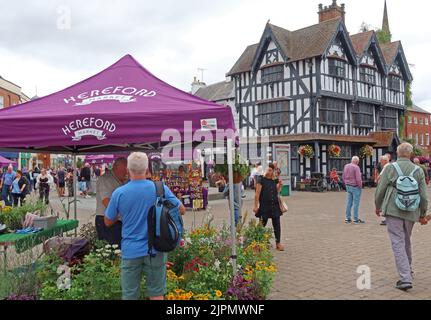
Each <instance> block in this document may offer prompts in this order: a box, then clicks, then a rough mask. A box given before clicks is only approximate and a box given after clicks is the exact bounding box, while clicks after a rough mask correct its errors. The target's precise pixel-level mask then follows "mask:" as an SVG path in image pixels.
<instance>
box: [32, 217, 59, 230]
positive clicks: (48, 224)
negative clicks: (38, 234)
mask: <svg viewBox="0 0 431 320" xmlns="http://www.w3.org/2000/svg"><path fill="white" fill-rule="evenodd" d="M56 223H57V216H49V217H40V218H36V219H34V227H35V228H42V229H51V228H53V227H55V225H56Z"/></svg>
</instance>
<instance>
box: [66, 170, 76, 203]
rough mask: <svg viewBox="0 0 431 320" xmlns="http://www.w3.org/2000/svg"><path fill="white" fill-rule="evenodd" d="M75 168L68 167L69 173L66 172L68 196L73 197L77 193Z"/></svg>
mask: <svg viewBox="0 0 431 320" xmlns="http://www.w3.org/2000/svg"><path fill="white" fill-rule="evenodd" d="M73 171H74V170H73V169H72V168H68V169H67V174H66V184H67V196H68V197H73V196H74V195H75V193H74V184H73V178H74V175H73Z"/></svg>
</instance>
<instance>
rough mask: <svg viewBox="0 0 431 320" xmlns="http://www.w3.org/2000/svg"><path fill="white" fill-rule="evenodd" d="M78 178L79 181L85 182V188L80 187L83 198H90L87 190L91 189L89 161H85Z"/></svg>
mask: <svg viewBox="0 0 431 320" xmlns="http://www.w3.org/2000/svg"><path fill="white" fill-rule="evenodd" d="M80 179H81V182H85V188H84V187H83V188H82V189H81V191H82V195H83V196H84V198H91V197H90V196H89V195H88V192H90V190H91V168H90V164H89V163H86V164H85V165H84V168H82V169H81V175H80ZM83 185H84V184H83Z"/></svg>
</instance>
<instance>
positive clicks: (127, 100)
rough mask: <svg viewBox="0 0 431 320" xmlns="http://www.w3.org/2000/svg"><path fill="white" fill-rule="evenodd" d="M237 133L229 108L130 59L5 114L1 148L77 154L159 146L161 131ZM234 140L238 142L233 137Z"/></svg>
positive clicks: (0, 121)
mask: <svg viewBox="0 0 431 320" xmlns="http://www.w3.org/2000/svg"><path fill="white" fill-rule="evenodd" d="M187 121H189V122H190V124H191V125H192V130H190V131H192V132H193V133H194V132H196V131H198V130H202V132H205V133H212V134H213V135H214V136H215V133H216V132H217V131H219V132H222V131H225V130H227V129H233V130H235V124H234V120H233V117H232V112H231V111H230V108H227V107H225V106H221V105H218V104H215V103H212V102H209V101H206V100H203V99H200V98H198V97H196V96H193V95H190V94H188V93H186V92H183V91H181V90H178V89H176V88H174V87H172V86H170V85H168V84H167V83H165V82H163V81H162V80H160V79H158V78H156V77H155V76H154V75H152V74H151V73H150V72H148V71H147V70H146V69H145V68H144V67H142V66H141V65H140V64H139V63H138V62H137V61H136V60H135V59H134V58H133V57H132V56H130V55H126V56H124V57H123V58H122V59H120V60H119V61H118V62H116V63H115V64H114V65H112V66H110V67H109V68H107V69H105V70H103V71H102V72H100V73H98V74H96V75H94V76H92V77H90V78H88V79H86V80H84V81H82V82H79V83H77V84H75V85H73V86H71V87H69V88H67V89H64V90H62V91H59V92H56V93H54V94H51V95H48V96H46V97H43V98H40V99H37V100H34V101H30V102H27V103H24V104H21V105H18V106H14V107H9V108H7V109H4V110H1V111H0V149H3V150H28V151H30V152H56V153H76V154H101V153H116V152H122V151H130V150H139V149H142V150H145V149H147V150H148V149H154V148H158V147H160V141H161V136H162V132H164V130H165V129H167V128H171V129H175V130H178V132H179V134H180V136H181V138H182V143H184V142H189V141H190V138H189V137H188V135H187V133H186V132H188V131H187V130H186V129H185V122H187ZM230 137H232V138H234V136H233V135H232V134H231V135H230Z"/></svg>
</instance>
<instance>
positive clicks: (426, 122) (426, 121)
mask: <svg viewBox="0 0 431 320" xmlns="http://www.w3.org/2000/svg"><path fill="white" fill-rule="evenodd" d="M425 125H426V126H427V125H429V120H428V117H426V118H425Z"/></svg>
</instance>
